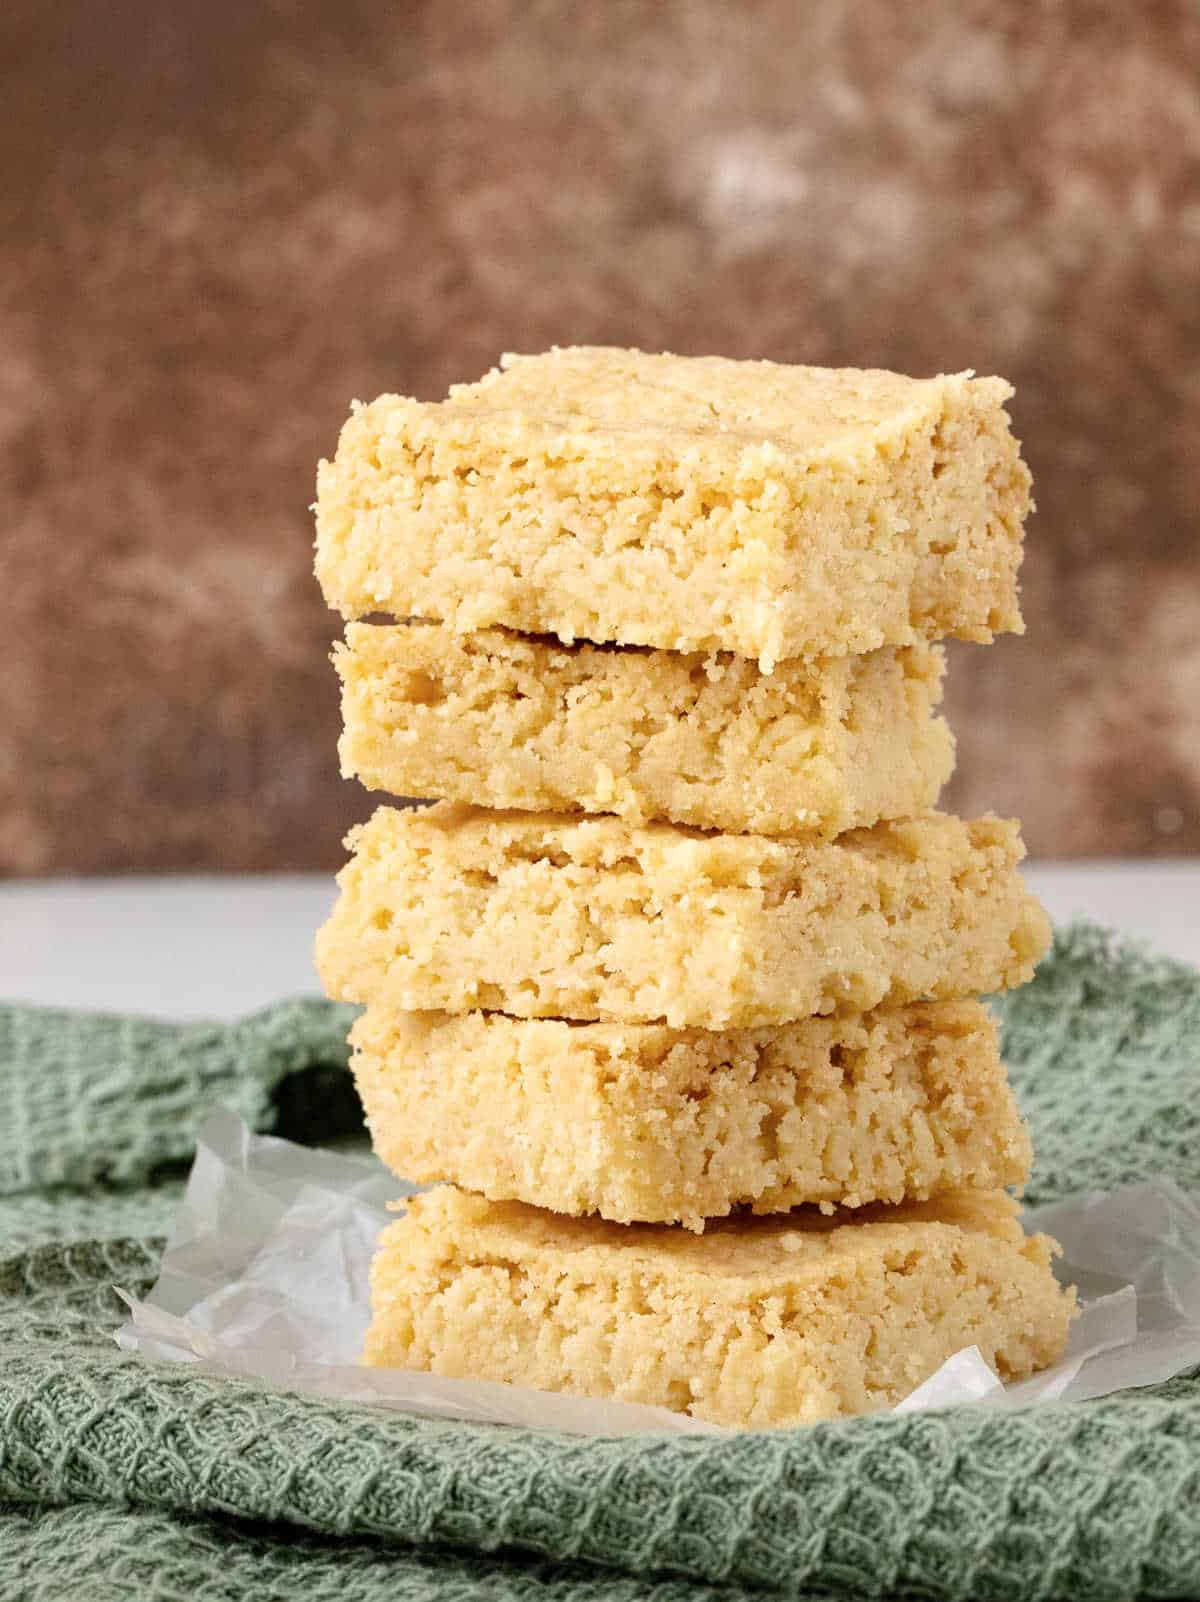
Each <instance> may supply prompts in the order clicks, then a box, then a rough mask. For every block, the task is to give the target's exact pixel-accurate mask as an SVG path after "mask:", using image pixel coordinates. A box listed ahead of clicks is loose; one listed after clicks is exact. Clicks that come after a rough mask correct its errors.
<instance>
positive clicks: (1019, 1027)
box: [0, 927, 1200, 1602]
mask: <svg viewBox="0 0 1200 1602" xmlns="http://www.w3.org/2000/svg"><path fill="white" fill-rule="evenodd" d="M1001 1007H1002V1014H1003V1019H1004V1029H1005V1046H1006V1050H1007V1053H1008V1058H1009V1061H1010V1063H1011V1065H1012V1071H1013V1077H1014V1080H1015V1082H1016V1084H1017V1087H1018V1091H1019V1093H1020V1095H1021V1097H1022V1100H1023V1103H1024V1106H1025V1110H1026V1112H1027V1113H1028V1115H1029V1118H1030V1121H1031V1123H1032V1126H1033V1133H1034V1139H1035V1144H1036V1147H1037V1154H1038V1165H1037V1171H1036V1175H1035V1178H1034V1182H1033V1184H1032V1186H1031V1187H1030V1198H1031V1199H1032V1200H1035V1201H1049V1200H1053V1199H1055V1198H1058V1197H1061V1196H1064V1195H1067V1194H1069V1193H1071V1192H1072V1191H1077V1190H1081V1189H1086V1188H1092V1187H1104V1188H1108V1187H1111V1186H1113V1185H1116V1184H1120V1183H1122V1182H1124V1181H1127V1180H1135V1179H1142V1178H1146V1177H1149V1176H1151V1175H1158V1174H1166V1175H1169V1176H1171V1177H1173V1178H1174V1179H1176V1180H1177V1181H1179V1182H1180V1183H1181V1184H1182V1185H1184V1186H1185V1187H1196V1186H1200V1096H1198V1094H1197V1092H1198V1091H1200V975H1197V974H1196V973H1194V972H1192V971H1191V970H1190V969H1186V968H1183V967H1180V966H1178V965H1176V964H1173V963H1169V962H1166V961H1162V960H1158V959H1154V958H1150V957H1146V956H1143V955H1141V954H1139V953H1137V952H1134V951H1131V950H1128V949H1125V948H1121V947H1119V946H1118V945H1117V944H1116V943H1115V942H1113V941H1111V940H1110V939H1109V938H1108V937H1106V936H1105V935H1104V934H1102V933H1101V932H1100V931H1098V930H1096V929H1093V928H1088V927H1078V928H1075V929H1073V930H1071V931H1070V932H1068V933H1067V934H1065V935H1060V936H1059V938H1058V940H1057V942H1056V945H1055V949H1054V952H1053V954H1052V955H1051V956H1050V957H1049V958H1048V959H1047V961H1046V962H1045V963H1044V964H1043V965H1042V968H1041V970H1040V971H1039V974H1038V977H1037V979H1036V980H1035V981H1034V983H1033V984H1031V985H1029V986H1028V987H1027V988H1026V989H1024V990H1021V991H1019V992H1017V993H1016V994H1015V995H1013V996H1011V997H1007V998H1005V1000H1004V1001H1003V1003H1002V1004H1001ZM347 1017H348V1015H347V1012H346V1010H345V1009H341V1008H336V1007H333V1006H330V1005H327V1004H326V1003H323V1002H316V1001H299V1002H290V1003H284V1004H281V1005H279V1006H275V1007H271V1008H268V1009H267V1010H265V1011H264V1012H260V1013H258V1014H256V1015H254V1016H252V1017H250V1018H247V1019H244V1020H242V1021H240V1022H238V1023H235V1024H232V1025H227V1024H205V1025H195V1024H181V1025H172V1024H165V1023H156V1022H151V1021H147V1020H144V1019H123V1018H105V1017H95V1016H87V1015H78V1014H69V1013H63V1012H56V1011H46V1010H40V1009H35V1008H32V1007H22V1006H13V1007H8V1008H0V1602H8V1599H10V1598H12V1599H16V1598H20V1599H26V1598H29V1599H33V1598H58V1597H71V1598H110V1597H111V1598H116V1597H126V1596H136V1597H140V1598H150V1599H155V1602H163V1599H167V1598H176V1597H178V1598H185V1597H186V1598H187V1599H188V1602H207V1599H215V1598H231V1599H232V1598H239V1599H240V1598H243V1597H253V1598H256V1599H259V1598H261V1599H273V1598H280V1599H283V1598H287V1599H288V1602H297V1599H299V1598H304V1599H321V1598H330V1599H334V1598H336V1599H337V1602H355V1599H358V1598H362V1599H368V1598H383V1597H385V1596H386V1597H388V1598H401V1599H402V1598H410V1597H431V1596H436V1597H447V1598H462V1599H468V1598H470V1599H476V1598H494V1599H507V1598H513V1599H516V1598H528V1599H531V1602H562V1599H567V1598H571V1599H588V1602H591V1599H597V1602H599V1599H604V1602H626V1599H629V1602H633V1599H635V1598H648V1599H653V1602H676V1599H684V1598H700V1597H711V1598H713V1599H718V1598H735V1597H742V1596H747V1597H748V1596H751V1595H756V1596H761V1595H762V1594H763V1593H764V1591H765V1592H766V1593H767V1594H776V1595H781V1596H788V1597H800V1598H818V1597H826V1598H827V1597H831V1596H838V1597H846V1596H861V1597H887V1596H897V1595H917V1596H921V1597H927V1598H954V1599H961V1602H968V1599H970V1602H989V1599H992V1602H1005V1599H1010V1598H1011V1599H1012V1602H1036V1599H1039V1598H1051V1597H1054V1598H1059V1597H1061V1598H1068V1597H1070V1598H1085V1597H1086V1598H1091V1599H1101V1598H1113V1599H1117V1598H1132V1597H1146V1598H1151V1597H1158V1598H1162V1597H1189V1598H1195V1597H1197V1596H1200V1379H1197V1378H1196V1377H1191V1376H1190V1377H1186V1378H1182V1379H1177V1380H1174V1381H1172V1382H1170V1383H1169V1384H1167V1385H1162V1386H1158V1387H1155V1388H1153V1389H1151V1390H1144V1391H1139V1392H1133V1393H1126V1394H1124V1395H1120V1396H1115V1397H1109V1398H1104V1399H1101V1400H1099V1401H1093V1402H1086V1403H1076V1404H1070V1403H1067V1404H1058V1405H1052V1406H1047V1407H1041V1408H1034V1409H1029V1410H1027V1411H1017V1412H991V1411H989V1410H987V1409H982V1408H960V1409H951V1410H947V1411H944V1412H941V1413H914V1414H908V1415H902V1416H899V1417H891V1416H885V1417H879V1418H872V1419H863V1420H856V1421H851V1422H848V1423H842V1424H827V1425H819V1426H817V1427H815V1428H812V1429H807V1430H801V1431H795V1432H786V1433H785V1432H778V1433H764V1434H747V1435H738V1436H730V1437H705V1436H644V1437H635V1438H632V1439H625V1440H612V1441H608V1440H593V1439H581V1438H578V1437H566V1436H551V1435H535V1434H531V1433H527V1432H524V1431H518V1430H511V1429H504V1428H499V1427H495V1428H485V1427H474V1426H471V1427H469V1426H465V1425H457V1424H456V1425H448V1424H445V1423H428V1422H421V1421H417V1420H414V1419H408V1418H405V1417H404V1416H402V1415H400V1414H397V1413H394V1412H389V1411H385V1410H383V1409H377V1408H372V1407H369V1406H360V1405H350V1404H335V1403H330V1402H325V1401H321V1400H316V1399H312V1398H304V1397H299V1396H294V1395H290V1394H287V1393H283V1392H274V1391H266V1390H264V1389H262V1388H261V1387H258V1386H255V1385H253V1384H251V1383H249V1382H239V1381H227V1380H218V1379H214V1378H208V1377H205V1376H203V1375H200V1374H197V1373H194V1372H192V1371H190V1370H189V1369H188V1368H187V1367H185V1366H183V1365H151V1364H147V1363H145V1362H143V1361H142V1360H141V1359H139V1358H136V1357H131V1356H129V1355H127V1354H125V1353H122V1352H121V1351H119V1350H118V1348H117V1347H116V1345H115V1344H114V1343H113V1340H112V1331H113V1330H114V1329H115V1328H116V1326H117V1325H118V1324H119V1323H120V1322H122V1321H123V1318H124V1309H123V1307H122V1306H121V1304H120V1303H119V1301H118V1300H117V1298H116V1297H115V1295H114V1293H113V1290H112V1286H113V1284H114V1283H117V1284H121V1285H125V1286H128V1287H129V1288H131V1289H134V1290H137V1291H141V1292H143V1293H144V1292H145V1290H147V1289H148V1288H149V1285H150V1284H151V1282H152V1281H153V1279H154V1277H155V1263H156V1257H157V1253H158V1250H159V1247H160V1243H161V1236H162V1235H163V1233H164V1231H165V1229H166V1227H167V1225H168V1221H169V1218H170V1214H171V1210H172V1207H173V1205H174V1203H175V1200H176V1198H177V1196H178V1194H179V1177H178V1176H179V1173H180V1164H181V1163H182V1162H184V1161H186V1159H187V1157H188V1156H189V1154H190V1153H191V1150H192V1142H193V1134H194V1131H195V1129H196V1127H197V1125H198V1123H199V1121H200V1120H201V1119H202V1117H203V1116H204V1114H205V1113H206V1112H207V1111H208V1110H209V1109H210V1108H211V1107H212V1106H213V1105H214V1104H216V1103H219V1102H223V1103H225V1104H226V1105H228V1106H230V1107H232V1108H234V1109H235V1110H236V1111H237V1112H238V1113H240V1114H241V1116H242V1117H243V1118H245V1119H247V1120H248V1121H249V1122H250V1123H252V1124H253V1125H254V1126H255V1127H257V1128H259V1129H276V1130H278V1131H279V1132H280V1133H284V1134H288V1135H291V1136H292V1137H293V1138H305V1137H308V1138H312V1137H313V1135H314V1134H315V1133H316V1132H319V1133H320V1134H321V1136H322V1138H329V1137H331V1136H333V1135H335V1134H337V1133H338V1132H339V1131H342V1132H344V1131H345V1130H346V1129H347V1128H348V1127H349V1125H350V1123H351V1122H352V1121H353V1119H354V1117H355V1113H354V1103H353V1100H352V1097H351V1095H350V1094H349V1092H348V1088H347V1087H348V1083H349V1081H348V1077H347V1075H346V1074H345V1071H344V1068H345V1048H344V1046H343V1043H342V1039H343V1035H344V1033H345V1028H346V1024H347Z"/></svg>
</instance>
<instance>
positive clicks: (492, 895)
mask: <svg viewBox="0 0 1200 1602" xmlns="http://www.w3.org/2000/svg"><path fill="white" fill-rule="evenodd" d="M347 844H348V845H349V846H350V847H351V848H352V850H353V855H352V857H351V859H350V861H349V862H348V863H347V865H346V866H345V868H343V870H342V872H341V874H340V875H339V876H338V884H339V886H340V895H339V897H338V899H337V902H336V904H335V906H334V910H333V913H332V915H331V917H330V918H329V921H328V922H327V923H326V924H325V926H324V928H323V929H322V930H321V931H320V933H319V934H318V936H317V963H318V969H319V971H320V973H321V976H322V978H323V980H324V982H325V984H326V986H327V988H328V990H329V993H330V994H331V995H332V996H335V997H338V998H340V999H342V1000H346V1001H361V1002H380V1003H385V1004H387V1005H389V1006H391V1007H395V1008H399V1009H402V1010H405V1011H422V1012H423V1011H445V1012H469V1011H473V1010H476V1009H480V1010H484V1011H495V1012H506V1013H511V1014H514V1015H516V1016H519V1017H560V1018H580V1019H591V1018H596V1019H612V1020H615V1021H624V1022H631V1023H653V1022H655V1021H658V1020H663V1021H665V1022H666V1023H668V1024H670V1025H671V1026H672V1027H673V1028H684V1027H695V1028H701V1029H724V1028H728V1027H730V1026H738V1027H745V1026H754V1025H761V1024H773V1023H787V1022H790V1021H791V1020H793V1019H796V1018H807V1017H810V1016H811V1015H813V1014H814V1013H828V1012H833V1011H835V1010H840V1011H842V1012H864V1011H867V1010H869V1009H870V1008H872V1007H875V1006H878V1005H879V1004H880V1003H881V1002H883V1001H885V1000H886V1001H890V1002H893V1003H904V1002H910V1001H921V1000H953V999H955V998H956V997H960V996H964V995H971V994H974V993H977V992H981V991H994V990H1003V989H1006V988H1010V987H1012V986H1014V985H1019V984H1023V983H1025V981H1026V980H1028V979H1029V978H1030V977H1031V976H1032V973H1033V965H1034V963H1035V962H1036V960H1037V959H1038V958H1039V957H1040V956H1041V955H1042V954H1043V952H1044V951H1045V950H1046V948H1047V946H1048V944H1049V940H1050V928H1049V923H1048V921H1047V919H1046V916H1045V913H1044V912H1043V911H1042V910H1041V908H1040V906H1039V905H1038V903H1037V901H1036V900H1035V899H1034V898H1033V897H1032V896H1031V895H1030V894H1029V892H1028V891H1027V890H1026V888H1025V886H1024V884H1023V882H1022V880H1021V877H1020V875H1019V873H1018V872H1017V864H1018V862H1019V861H1020V859H1021V857H1022V855H1023V848H1022V846H1021V842H1020V837H1019V833H1018V829H1017V825H1016V824H1015V823H1011V822H1004V821H1001V820H999V819H996V818H990V817H989V818H980V819H977V820H975V821H974V822H966V821H964V820H963V819H961V818H956V817H952V816H949V815H947V814H945V813H939V812H930V813H925V814H923V815H922V816H920V817H917V818H910V819H904V820H901V821H899V822H892V823H880V824H876V825H875V827H874V828H872V829H860V830H854V831H852V832H850V833H848V834H844V835H841V836H839V837H838V838H837V839H836V840H829V841H825V840H815V839H811V838H806V839H803V840H772V839H767V838H766V837H764V836H762V835H746V834H742V835H733V834H701V833H698V832H697V831H694V830H689V829H684V828H680V827H678V826H675V825H670V824H661V823H652V824H646V825H643V826H635V825H631V824H627V823H625V822H623V821H622V820H621V819H619V818H612V817H603V818H584V819H573V818H561V817H554V816H547V815H545V814H540V813H505V812H486V811H482V810H477V809H472V808H469V807H458V806H454V805H452V804H450V803H440V804H439V805H437V806H434V807H431V808H428V809H426V810H421V811H412V810H400V809H396V808H391V807H381V808H379V810H378V811H377V812H376V813H375V815H374V817H372V818H371V819H370V821H369V822H368V823H366V824H364V825H362V826H361V827H360V828H358V829H355V830H353V831H352V832H351V834H350V836H349V837H348V840H347Z"/></svg>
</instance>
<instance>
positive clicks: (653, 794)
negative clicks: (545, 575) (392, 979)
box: [334, 623, 954, 834]
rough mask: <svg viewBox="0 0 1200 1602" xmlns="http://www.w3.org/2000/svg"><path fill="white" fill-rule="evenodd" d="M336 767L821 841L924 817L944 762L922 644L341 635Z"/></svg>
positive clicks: (937, 652) (936, 669)
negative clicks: (815, 645)
mask: <svg viewBox="0 0 1200 1602" xmlns="http://www.w3.org/2000/svg"><path fill="white" fill-rule="evenodd" d="M334 661H335V662H336V664H337V669H338V672H339V674H340V676H341V680H342V716H343V720H344V723H345V731H344V733H343V735H342V739H341V744H340V747H339V750H340V753H341V759H342V772H343V774H344V775H345V776H346V777H347V778H351V777H357V778H359V779H361V780H362V782H363V783H364V784H365V785H366V786H367V788H368V789H372V790H390V791H391V792H392V794H393V795H405V796H422V797H426V796H445V797H447V798H448V799H450V800H452V801H470V802H474V803H476V804H478V805H482V806H489V807H516V808H520V809H522V810H527V811H549V812H552V811H563V812H571V811H576V810H582V811H584V812H615V813H618V814H620V816H622V817H625V818H629V819H630V820H631V821H632V822H635V823H640V822H644V821H646V820H648V819H651V818H669V819H671V820H672V821H673V822H675V823H687V824H693V825H695V826H696V827H697V828H702V829H726V830H730V831H732V832H734V833H737V832H741V831H749V832H755V833H760V834H797V833H803V832H806V831H814V832H819V833H821V834H839V833H841V832H843V831H844V830H846V829H854V828H858V827H859V826H860V825H864V824H871V823H875V822H877V821H878V820H879V819H880V818H899V817H904V816H906V815H907V814H909V813H913V812H923V811H925V810H926V808H928V807H931V806H933V804H934V802H935V801H936V800H937V796H938V792H939V790H940V789H941V787H942V785H943V784H944V783H945V782H946V780H947V779H948V778H949V776H950V772H951V769H952V768H953V766H954V740H953V737H952V736H951V734H950V730H949V729H948V728H947V726H946V723H945V721H944V719H942V718H939V717H938V716H937V715H936V708H937V705H938V702H939V700H940V699H941V683H942V671H943V665H944V663H943V653H942V650H941V647H940V646H936V645H919V646H909V647H906V648H903V649H899V650H895V649H891V648H885V649H883V650H880V651H874V652H872V653H871V654H870V655H868V656H843V657H835V658H832V659H830V660H827V661H824V662H819V663H814V664H805V663H803V662H801V661H795V662H787V663H783V664H781V665H780V666H779V667H777V668H776V669H775V671H774V672H773V673H770V674H766V673H763V672H761V671H760V669H759V668H758V667H757V666H756V665H755V664H754V663H753V662H750V661H748V660H747V659H746V658H745V657H738V656H729V655H723V656H710V657H703V656H680V655H677V654H675V653H674V652H671V651H645V650H636V649H632V650H631V649H616V650H611V649H610V650H605V649H603V648H600V647H597V646H576V647H569V646H563V645H558V644H554V643H552V642H549V641H546V640H544V639H543V640H533V639H527V638H524V637H523V636H521V635H516V634H509V633H505V632H503V631H500V630H489V631H486V632H484V633H481V634H455V633H454V632H453V631H452V630H451V629H448V628H445V627H444V626H441V625H437V624H409V625H403V624H401V625H399V626H395V627H390V628H388V627H373V626H371V625H369V624H361V623H352V624H350V626H349V627H348V629H347V631H346V644H345V645H344V646H343V647H340V648H339V649H338V650H337V651H336V653H335V656H334Z"/></svg>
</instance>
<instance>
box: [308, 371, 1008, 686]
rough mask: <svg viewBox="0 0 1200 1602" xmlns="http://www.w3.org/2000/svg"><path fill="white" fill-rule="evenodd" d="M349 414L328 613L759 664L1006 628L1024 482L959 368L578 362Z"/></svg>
mask: <svg viewBox="0 0 1200 1602" xmlns="http://www.w3.org/2000/svg"><path fill="white" fill-rule="evenodd" d="M506 362H507V368H506V370H505V371H502V372H493V373H491V374H489V375H488V376H487V377H486V378H485V379H483V380H482V381H481V382H480V383H478V384H474V385H464V386H459V387H457V388H455V389H454V390H452V391H451V394H450V398H449V399H448V400H446V401H442V402H438V403H426V402H420V401H415V400H408V399H405V398H402V397H400V396H396V395H384V396H381V397H380V398H379V399H378V400H376V401H374V402H372V403H371V404H370V405H368V406H358V405H356V407H355V409H354V411H353V413H352V415H351V417H350V419H349V421H348V422H347V423H346V424H345V426H344V428H343V430H342V434H341V438H340V440H339V443H338V449H337V453H336V456H335V457H334V460H333V461H332V462H322V463H321V464H320V468H319V470H318V479H317V500H316V508H315V509H316V572H317V577H318V579H319V580H320V583H321V586H322V589H323V590H324V593H325V597H326V599H327V601H328V603H329V605H330V606H332V607H334V608H335V609H337V610H338V611H340V612H341V613H342V614H343V616H345V617H348V618H353V617H364V616H368V615H370V614H373V613H381V612H382V613H388V614H390V615H391V616H393V617H398V618H405V617H425V618H436V619H439V620H443V621H445V622H447V623H449V624H450V625H451V626H452V627H453V628H454V629H455V630H456V631H458V632H460V633H467V632H470V631H472V630H476V629H482V628H489V627H493V626H501V627H505V628H510V629H516V630H520V631H522V632H525V633H529V634H553V635H557V636H558V637H559V638H560V639H562V640H564V641H566V642H568V643H569V642H571V641H573V640H576V639H587V640H595V641H600V642H605V641H615V642H619V643H622V644H628V645H649V646H658V647H660V648H663V649H667V650H673V651H683V652H695V651H731V652H734V653H736V654H738V655H741V656H746V657H751V658H755V659H757V660H758V661H759V663H760V664H761V666H762V667H763V668H764V669H766V670H769V669H770V668H771V667H772V666H773V665H774V664H775V663H776V662H778V661H780V660H784V659H786V658H789V657H796V656H803V657H816V656H837V655H843V654H845V653H847V652H852V653H861V652H865V651H871V650H874V649H875V648H876V647H878V646H881V645H911V644H914V643H917V642H919V641H921V640H925V639H937V638H941V637H943V636H946V635H955V636H958V637H959V638H962V639H970V640H983V641H987V640H990V639H991V638H992V637H993V635H995V634H997V633H1002V632H1011V631H1015V632H1020V631H1021V629H1022V627H1023V625H1022V622H1021V616H1020V609H1019V605H1018V593H1017V570H1018V568H1019V566H1020V561H1021V542H1022V537H1023V523H1024V520H1025V517H1026V516H1027V514H1028V511H1029V509H1030V505H1031V502H1030V494H1029V484H1030V481H1029V473H1028V470H1027V469H1026V467H1025V464H1024V463H1023V462H1022V460H1021V458H1020V454H1019V446H1018V443H1017V441H1016V440H1015V439H1014V438H1013V436H1012V433H1011V430H1010V427H1009V418H1008V415H1007V413H1006V412H1005V410H1004V402H1005V400H1006V399H1007V398H1008V397H1009V395H1010V394H1011V390H1010V388H1009V386H1008V385H1007V384H1006V383H1005V382H1004V381H1003V380H1001V379H998V378H974V377H972V376H971V375H970V374H957V375H952V376H941V377H937V378H931V379H910V378H904V377H901V376H899V375H897V374H894V373H883V372H860V371H856V370H853V369H844V370H827V369H822V368H813V367H781V366H777V365H775V364H772V363H769V362H731V361H725V360H722V359H720V358H692V357H674V356H653V355H650V356H648V355H644V354H643V353H641V352H637V351H624V350H611V349H587V348H584V349H578V350H564V351H554V352H550V353H548V354H546V355H544V356H539V357H519V358H507V359H506Z"/></svg>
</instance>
